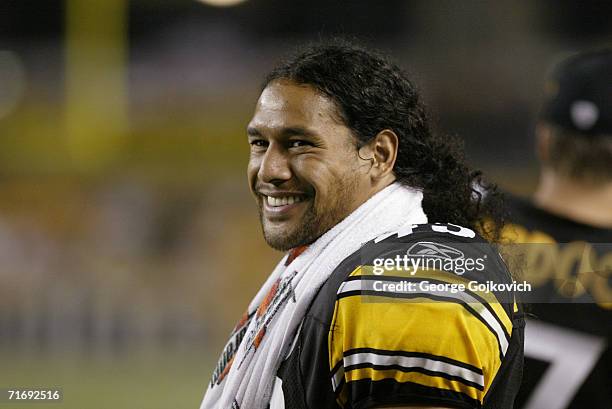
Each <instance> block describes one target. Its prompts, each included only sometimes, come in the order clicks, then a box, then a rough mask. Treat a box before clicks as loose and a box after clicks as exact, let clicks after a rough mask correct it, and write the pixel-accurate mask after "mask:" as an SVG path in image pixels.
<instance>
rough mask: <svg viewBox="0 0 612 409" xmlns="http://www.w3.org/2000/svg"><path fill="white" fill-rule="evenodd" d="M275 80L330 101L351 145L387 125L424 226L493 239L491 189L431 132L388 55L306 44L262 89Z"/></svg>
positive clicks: (336, 43) (449, 142) (496, 215)
mask: <svg viewBox="0 0 612 409" xmlns="http://www.w3.org/2000/svg"><path fill="white" fill-rule="evenodd" d="M281 79H284V80H290V81H292V82H295V83H297V84H303V85H309V86H312V87H314V88H315V89H317V90H318V91H319V92H321V93H323V94H324V95H326V96H327V97H329V98H330V99H331V100H332V101H334V102H335V104H336V105H337V108H338V114H339V115H340V117H341V119H342V120H343V121H344V123H345V124H346V125H347V126H348V127H349V128H350V129H351V130H352V131H353V133H354V135H355V137H356V139H357V141H358V142H357V144H358V147H359V146H361V145H363V144H365V143H367V142H368V141H369V140H371V139H372V138H373V137H375V136H376V135H377V134H378V133H379V132H380V131H382V130H384V129H391V130H393V131H394V132H395V133H396V134H397V136H398V138H399V150H398V154H397V160H396V162H395V166H394V168H393V172H394V174H395V176H396V178H397V180H398V181H399V182H400V183H402V184H404V185H407V186H411V187H413V188H418V189H421V190H422V191H423V209H424V211H425V213H426V214H427V216H428V219H429V222H430V223H435V222H444V223H453V224H457V225H460V226H466V227H471V228H474V229H476V230H478V231H480V232H481V233H484V236H485V237H487V238H488V239H489V240H493V241H495V240H496V239H498V238H499V229H500V228H501V226H502V223H503V211H502V208H503V207H502V202H501V196H500V194H498V193H497V189H496V188H495V186H492V185H487V184H485V183H484V182H483V180H482V177H481V172H479V171H475V170H472V169H470V168H469V167H468V165H467V164H466V162H465V160H464V157H463V149H462V146H461V144H460V143H458V141H457V140H456V138H454V137H450V136H446V135H444V136H440V135H437V134H436V133H434V132H432V129H431V127H430V119H429V117H428V114H427V112H426V109H425V106H424V104H423V102H422V101H421V98H420V96H419V93H418V91H417V89H416V87H415V86H414V84H413V83H412V82H411V81H410V80H409V79H408V77H407V75H406V74H405V73H404V71H403V70H402V69H401V68H399V67H398V66H397V65H396V64H394V63H392V62H391V61H390V60H389V59H388V58H385V57H383V56H381V55H379V54H377V53H374V52H372V51H370V50H367V49H365V48H363V47H361V46H357V45H355V44H354V43H352V42H350V41H347V40H346V39H333V40H329V41H326V42H321V43H317V44H314V45H309V46H307V47H305V48H304V49H302V50H301V51H299V52H298V53H297V54H296V55H294V56H293V57H291V58H289V59H288V60H287V61H285V62H283V63H281V64H280V65H279V66H277V67H276V68H275V69H273V70H272V71H271V72H270V73H269V74H268V75H267V77H266V78H265V81H264V84H263V88H265V87H266V86H267V85H268V84H269V83H270V82H272V81H275V80H281ZM485 196H486V199H487V200H484V197H485ZM491 222H492V223H491Z"/></svg>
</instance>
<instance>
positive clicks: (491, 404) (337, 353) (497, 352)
mask: <svg viewBox="0 0 612 409" xmlns="http://www.w3.org/2000/svg"><path fill="white" fill-rule="evenodd" d="M404 256H406V257H404ZM425 259H427V260H438V261H439V264H435V262H434V266H433V268H430V267H431V266H427V268H425V263H421V264H414V261H415V260H421V261H423V260H425ZM381 260H382V261H381ZM384 260H396V261H397V260H399V261H401V262H403V263H404V264H403V265H402V264H401V263H399V264H394V265H393V266H392V267H390V268H386V269H385V270H384V271H381V268H380V267H381V266H383V261H384ZM453 260H454V261H453ZM465 260H473V262H471V263H469V262H465ZM458 261H461V263H459V262H458ZM449 265H452V266H453V268H452V269H449V268H447V267H448V266H449ZM377 270H378V271H377ZM411 283H412V284H411ZM474 283H477V284H480V287H478V286H475V285H474ZM484 283H504V284H509V283H512V278H511V276H510V274H509V272H508V270H507V268H506V266H505V264H504V262H503V260H502V259H501V257H500V256H499V254H498V253H497V252H496V251H495V250H493V249H492V248H491V247H490V246H489V245H488V244H486V242H485V241H484V240H483V239H482V238H480V237H479V236H478V235H476V234H475V233H474V232H473V231H472V230H469V229H465V228H461V227H458V226H454V225H445V224H444V225H442V224H426V225H418V226H417V225H415V226H413V227H412V228H410V229H408V231H403V232H399V233H395V234H391V235H389V236H388V237H386V238H380V239H377V240H374V241H370V242H368V243H366V244H364V245H363V246H362V248H361V249H360V250H359V251H358V252H356V253H354V254H352V255H351V256H349V257H348V258H346V259H345V260H344V261H343V262H342V263H341V264H340V265H338V267H337V268H336V269H335V270H334V272H333V273H332V275H331V276H330V278H329V279H328V281H327V282H326V283H325V284H324V285H323V286H322V288H321V289H320V291H319V292H318V294H317V295H316V297H315V298H314V300H313V302H312V304H311V306H310V307H309V309H308V311H307V314H306V316H305V318H304V320H303V321H302V324H301V326H300V329H299V333H298V335H297V337H296V339H295V342H294V344H293V345H292V347H291V350H290V351H289V352H288V355H287V357H286V359H285V360H284V361H283V363H282V365H281V367H280V369H279V371H278V374H277V380H276V384H275V387H274V393H273V396H272V400H271V404H270V409H278V408H292V409H293V408H295V409H305V408H313V409H314V408H317V409H323V408H358V409H362V408H371V407H376V406H380V405H402V404H412V405H416V404H422V405H437V406H441V407H450V408H483V407H484V408H496V409H502V408H512V407H513V402H514V399H515V396H516V393H517V391H518V388H519V385H520V380H521V374H522V364H523V326H524V320H523V316H522V312H521V311H520V309H519V306H518V305H517V304H516V303H515V302H514V301H513V297H512V295H510V297H508V294H507V293H506V294H501V293H499V292H496V291H487V290H485V289H484ZM459 286H464V288H465V290H463V291H453V290H452V289H460V287H459ZM407 287H410V288H411V289H410V290H407ZM449 289H450V290H449Z"/></svg>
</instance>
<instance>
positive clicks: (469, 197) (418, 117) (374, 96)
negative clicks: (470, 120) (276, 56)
mask: <svg viewBox="0 0 612 409" xmlns="http://www.w3.org/2000/svg"><path fill="white" fill-rule="evenodd" d="M247 136H248V141H249V144H250V147H251V148H250V149H251V153H250V159H249V165H248V171H247V173H248V178H249V184H250V188H251V191H252V193H253V195H254V197H255V200H256V202H257V205H258V209H259V213H260V219H261V225H262V229H263V234H264V237H265V240H266V241H267V243H268V244H269V245H270V246H272V247H273V248H275V249H278V250H282V251H286V252H287V254H286V255H285V257H283V259H282V260H281V261H280V263H279V264H278V265H277V267H276V268H275V269H274V271H272V273H271V274H270V276H269V278H268V280H267V281H266V282H265V283H264V285H263V286H262V288H261V290H260V291H259V292H258V294H257V295H256V296H255V297H254V299H253V301H252V302H251V304H250V305H249V307H248V308H247V311H246V312H245V314H244V315H243V317H242V318H241V319H240V320H239V322H238V324H237V325H236V327H235V328H234V330H233V331H232V334H231V336H230V339H229V340H228V342H227V344H226V346H225V348H224V351H223V353H222V354H221V358H220V359H219V363H218V365H217V367H216V368H215V370H214V373H213V376H212V379H211V382H210V384H209V386H208V390H207V392H206V395H205V397H204V400H203V402H202V405H201V408H202V409H208V408H223V409H227V408H244V409H253V408H255V409H258V408H262V409H263V408H270V409H279V408H296V409H297V408H300V409H301V408H317V409H320V408H372V407H412V408H419V407H423V408H424V407H428V408H432V407H438V408H481V407H485V408H489V407H490V408H511V407H512V404H513V401H514V397H515V395H516V392H517V387H518V384H519V382H520V377H521V368H522V353H523V352H522V342H523V341H522V339H523V332H522V326H523V319H522V316H521V315H520V314H519V313H518V309H517V306H516V304H515V303H514V302H513V298H512V295H511V296H510V298H508V297H505V296H507V294H506V295H504V294H497V293H487V294H482V293H477V292H471V291H467V290H466V291H464V292H461V293H458V292H456V291H455V292H444V291H437V290H430V291H426V290H417V291H413V292H391V291H378V290H376V289H375V288H374V287H373V283H374V282H375V281H376V282H377V283H385V284H389V283H395V282H398V281H400V280H409V281H411V282H415V283H418V282H425V281H427V282H434V283H438V284H444V285H455V286H457V285H459V284H464V285H465V284H467V283H468V282H469V281H475V282H486V281H495V282H501V283H510V282H511V277H510V274H509V273H508V271H507V269H506V267H505V265H504V263H503V261H502V260H501V258H500V257H499V255H498V254H497V253H496V252H494V251H493V250H491V249H490V248H489V247H488V246H484V244H485V243H486V241H485V240H484V239H483V238H481V237H480V236H478V235H477V234H476V233H475V231H474V230H475V229H476V228H479V227H480V228H482V226H480V222H479V220H481V218H482V217H483V216H488V217H493V218H495V208H494V203H495V202H494V200H490V201H489V202H488V206H489V207H485V206H484V205H482V204H481V203H480V200H477V199H478V197H479V196H478V194H477V193H476V192H475V191H473V189H472V186H473V184H474V183H476V182H478V177H477V176H478V174H477V173H476V172H472V171H470V170H469V169H468V167H467V166H466V165H465V164H464V163H463V161H462V160H461V156H460V155H457V154H456V153H455V152H454V150H453V149H452V148H451V146H450V145H449V142H448V141H447V140H446V139H445V138H441V137H438V136H436V135H434V134H433V133H432V132H431V131H430V128H429V123H428V119H427V116H426V114H425V110H424V108H423V105H422V103H421V102H420V98H419V95H418V93H417V92H416V90H415V88H414V86H413V85H412V83H411V82H410V81H409V80H408V79H407V77H406V76H405V74H404V73H403V72H402V71H401V70H400V69H399V68H398V67H397V66H395V65H393V64H391V63H390V62H388V61H387V60H386V59H384V58H382V57H379V56H377V55H375V54H373V53H371V52H369V51H366V50H363V49H361V48H359V47H356V46H353V45H350V44H346V43H343V42H338V41H334V42H332V43H328V44H323V45H318V46H314V47H310V48H308V49H306V50H305V51H303V52H302V53H300V54H298V55H297V56H295V57H293V58H292V59H291V60H289V61H287V62H285V63H283V64H281V65H280V66H279V67H277V68H276V69H275V70H274V71H272V72H271V73H270V74H269V76H268V77H267V79H266V81H265V85H264V87H263V90H262V93H261V95H260V97H259V100H258V102H257V105H256V107H255V113H254V115H253V118H252V120H251V121H250V123H249V124H248V127H247ZM490 197H494V196H490ZM428 221H429V223H428ZM489 233H493V232H489ZM400 256H402V257H404V258H405V256H407V257H412V258H423V257H431V258H434V259H435V258H444V259H446V260H450V261H455V260H456V259H459V258H460V259H462V260H461V261H463V259H468V258H474V259H477V258H480V259H482V260H486V262H483V264H482V266H483V269H481V270H473V271H468V272H454V271H440V270H435V271H433V270H430V271H426V270H421V269H419V270H418V271H410V272H406V271H400V270H399V269H395V270H394V269H391V270H389V271H385V272H384V273H383V274H382V275H380V274H378V273H377V274H373V273H372V265H373V263H374V260H375V259H380V258H389V259H396V258H397V257H400ZM451 264H452V263H451ZM456 264H458V263H456ZM395 287H396V286H389V285H386V286H385V287H384V288H395ZM397 287H398V288H399V286H397ZM408 287H412V288H420V287H419V286H405V288H408ZM421 287H422V286H421ZM376 288H378V287H376ZM381 288H382V287H381ZM402 288H404V287H403V286H402Z"/></svg>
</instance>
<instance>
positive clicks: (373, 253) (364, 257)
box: [309, 223, 511, 323]
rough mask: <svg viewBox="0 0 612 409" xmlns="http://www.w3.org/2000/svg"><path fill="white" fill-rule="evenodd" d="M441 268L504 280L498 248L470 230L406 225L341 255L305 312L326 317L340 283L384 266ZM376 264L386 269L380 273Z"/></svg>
mask: <svg viewBox="0 0 612 409" xmlns="http://www.w3.org/2000/svg"><path fill="white" fill-rule="evenodd" d="M415 266H416V268H418V269H421V270H432V271H433V270H443V271H445V272H448V273H449V274H452V275H456V276H457V277H458V278H461V279H463V280H473V281H478V282H487V281H494V282H509V281H511V276H510V273H509V272H508V270H507V268H506V265H505V264H504V262H503V260H502V258H501V257H500V255H499V253H498V252H497V250H496V249H495V248H494V246H492V245H491V244H490V243H489V242H487V241H486V240H485V239H484V238H483V237H481V236H480V235H479V234H478V233H476V232H475V231H474V230H472V229H470V228H467V227H463V226H457V225H454V224H450V223H427V224H418V225H416V224H415V225H410V226H406V227H404V228H402V229H399V230H397V231H391V232H387V233H385V234H383V235H381V236H379V237H377V238H375V239H373V240H370V241H368V242H365V243H363V244H362V246H361V247H360V248H359V249H358V250H357V251H355V252H354V253H352V254H351V255H349V256H348V257H346V258H345V259H344V260H343V261H342V262H341V263H339V264H338V266H337V267H336V268H335V269H334V271H333V272H332V274H331V275H330V277H329V279H328V280H327V281H326V282H325V283H324V285H323V286H322V287H321V289H320V290H319V292H318V294H317V296H316V297H315V299H314V300H313V303H312V305H311V307H310V309H309V315H311V316H314V317H316V318H317V319H318V320H319V321H321V322H327V323H329V321H330V320H331V316H332V313H333V309H334V305H335V302H336V301H337V299H338V297H339V296H340V294H341V293H342V291H343V288H342V286H343V283H347V282H351V281H355V280H360V279H361V278H363V277H364V276H367V275H370V276H371V275H391V274H387V273H386V271H387V270H394V271H396V272H397V271H398V270H402V269H403V270H404V271H403V272H404V273H406V274H407V275H410V272H411V271H410V269H412V268H415ZM381 269H384V270H385V272H384V273H382V274H379V273H380V272H381Z"/></svg>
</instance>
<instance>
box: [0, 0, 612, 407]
mask: <svg viewBox="0 0 612 409" xmlns="http://www.w3.org/2000/svg"><path fill="white" fill-rule="evenodd" d="M217 2H222V1H221V0H217V1H215V2H213V1H212V0H211V3H217ZM234 2H236V1H234ZM205 3H206V2H204V1H201V2H197V1H194V0H165V1H162V0H131V1H128V0H43V1H33V0H2V1H1V3H0V388H6V387H29V388H32V387H62V388H63V389H64V401H63V402H62V403H58V404H49V407H62V408H79V409H85V408H86V409H96V408H138V409H157V408H159V409H162V408H163V409H168V408H173V409H179V408H196V407H198V405H199V402H200V399H201V397H202V395H203V392H204V389H205V386H206V383H207V381H208V379H209V375H210V371H211V368H212V365H213V364H214V361H215V360H216V358H217V354H218V353H219V351H220V349H221V347H222V344H223V342H224V340H225V337H226V336H227V334H228V332H229V331H230V329H231V328H232V326H233V325H234V323H235V321H236V319H237V318H238V317H239V315H240V314H241V313H242V311H243V309H244V308H245V306H246V304H247V303H248V301H249V299H250V297H251V296H252V295H253V294H254V292H255V290H256V289H257V288H258V286H259V284H260V283H261V281H262V280H263V279H264V277H265V276H266V274H267V273H268V272H269V271H270V268H271V266H273V265H274V264H275V263H276V261H277V260H278V258H279V257H280V254H279V253H275V252H273V251H272V250H270V249H268V248H267V246H266V245H265V243H264V242H263V240H262V238H261V236H260V232H259V226H258V222H257V217H256V209H255V207H254V206H253V205H252V203H251V199H250V197H249V194H248V189H247V184H246V177H245V175H244V173H245V171H244V168H245V164H246V160H247V148H248V146H247V144H246V142H245V141H246V138H245V132H244V128H245V125H246V123H247V122H248V120H249V117H250V114H251V111H252V108H253V106H254V103H255V101H256V98H257V95H258V89H259V85H260V82H261V80H262V77H263V75H264V73H265V72H266V71H267V70H268V69H269V68H271V67H272V65H273V64H274V62H275V61H277V60H278V59H279V57H280V56H282V55H283V54H284V53H286V52H287V51H290V50H292V49H293V48H294V47H295V46H296V45H298V44H300V43H302V42H304V41H308V40H316V39H317V38H320V37H325V36H328V35H331V34H335V33H341V34H348V35H352V36H355V37H357V38H359V39H360V40H361V41H363V42H364V43H366V44H369V45H371V46H373V47H376V48H380V49H382V50H384V51H386V52H388V53H390V54H392V55H393V56H395V57H396V59H397V60H398V61H399V62H400V63H401V64H402V65H403V66H404V67H405V68H407V69H408V70H409V72H411V73H413V76H414V78H415V81H416V82H417V84H419V86H420V89H421V90H422V92H423V94H424V95H425V99H426V101H427V102H428V105H429V106H430V108H431V110H432V112H433V113H434V116H435V118H436V119H437V127H438V129H439V131H440V132H445V133H448V134H453V135H458V136H460V137H461V138H463V139H464V140H465V146H466V151H467V155H468V157H469V159H470V160H471V162H472V163H473V164H474V165H475V166H476V167H479V168H481V169H483V170H484V171H485V173H486V174H487V175H488V176H489V179H492V180H495V181H497V182H499V183H500V184H501V185H502V186H503V187H504V188H506V189H509V190H513V191H515V192H523V193H527V192H529V191H530V189H532V187H533V186H534V182H535V175H536V172H537V169H536V167H535V158H534V155H533V153H532V140H531V124H532V122H533V115H534V114H535V113H536V112H537V104H538V100H539V97H540V95H541V89H540V86H541V84H542V81H543V78H544V75H545V72H546V69H547V67H548V66H549V65H550V64H551V63H552V62H553V61H555V60H556V59H558V58H559V57H560V56H563V55H565V54H566V53H568V52H573V51H577V50H581V49H585V48H590V47H593V46H597V45H602V44H608V45H609V44H611V43H612V25H610V21H612V6H611V3H610V2H609V0H586V1H580V2H577V1H568V0H558V1H553V0H547V1H544V0H541V1H528V0H519V1H495V2H483V1H462V2H457V1H452V0H440V1H426V0H418V1H400V0H386V1H380V2H374V1H365V0H364V1H329V0H327V1H326V0H311V1H293V2H286V1H281V0H249V1H243V2H238V3H239V4H236V5H234V6H231V7H217V6H214V5H210V4H205ZM2 407H12V406H11V404H7V403H0V408H2ZM15 407H20V408H28V407H29V406H28V405H27V404H19V405H18V406H15ZM32 407H39V405H32ZM45 407H46V406H45Z"/></svg>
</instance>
